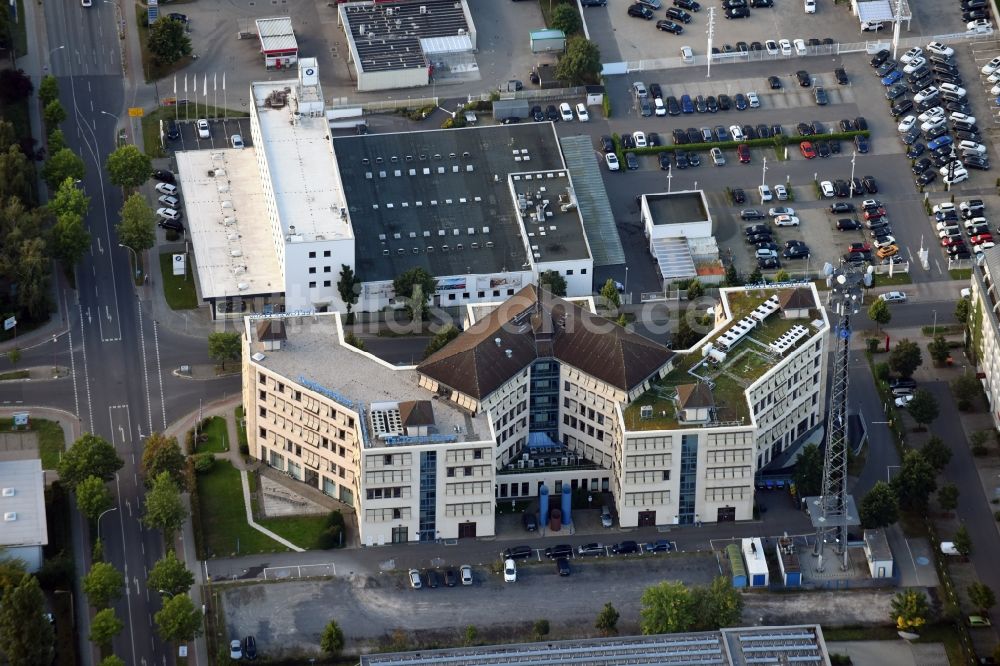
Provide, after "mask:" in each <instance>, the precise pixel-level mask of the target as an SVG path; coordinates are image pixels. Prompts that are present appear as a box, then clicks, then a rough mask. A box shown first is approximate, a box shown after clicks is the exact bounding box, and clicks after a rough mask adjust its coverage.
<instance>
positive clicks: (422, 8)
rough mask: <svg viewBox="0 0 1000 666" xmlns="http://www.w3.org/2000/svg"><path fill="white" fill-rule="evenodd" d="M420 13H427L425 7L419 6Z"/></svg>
mask: <svg viewBox="0 0 1000 666" xmlns="http://www.w3.org/2000/svg"><path fill="white" fill-rule="evenodd" d="M420 13H421V14H426V13H427V5H420Z"/></svg>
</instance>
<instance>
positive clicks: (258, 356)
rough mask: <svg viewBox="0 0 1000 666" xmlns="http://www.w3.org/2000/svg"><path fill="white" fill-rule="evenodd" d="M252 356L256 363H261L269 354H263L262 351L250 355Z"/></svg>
mask: <svg viewBox="0 0 1000 666" xmlns="http://www.w3.org/2000/svg"><path fill="white" fill-rule="evenodd" d="M250 358H252V359H253V360H254V363H260V362H261V361H263V360H264V359H265V358H267V356H265V355H264V354H262V353H260V352H256V353H254V354H252V355H251V356H250Z"/></svg>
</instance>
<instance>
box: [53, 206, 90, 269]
mask: <svg viewBox="0 0 1000 666" xmlns="http://www.w3.org/2000/svg"><path fill="white" fill-rule="evenodd" d="M51 238H52V252H53V254H54V255H55V258H56V259H57V260H58V261H59V263H61V264H62V266H63V269H65V270H66V271H67V272H70V271H71V270H72V269H73V267H74V266H76V264H77V263H78V262H79V261H80V259H82V258H83V255H84V254H86V252H87V250H89V249H90V232H88V231H87V228H86V227H84V226H83V218H82V217H80V216H79V215H77V214H76V213H66V214H63V215H60V216H58V217H57V218H56V223H55V225H53V227H52V236H51Z"/></svg>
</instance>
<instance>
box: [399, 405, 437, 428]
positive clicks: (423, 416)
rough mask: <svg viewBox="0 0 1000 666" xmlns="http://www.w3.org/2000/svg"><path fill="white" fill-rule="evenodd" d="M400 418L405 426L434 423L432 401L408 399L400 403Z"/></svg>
mask: <svg viewBox="0 0 1000 666" xmlns="http://www.w3.org/2000/svg"><path fill="white" fill-rule="evenodd" d="M399 420H400V422H401V423H402V424H403V425H404V426H422V425H434V408H433V407H431V401H430V400H408V401H406V402H401V403H399Z"/></svg>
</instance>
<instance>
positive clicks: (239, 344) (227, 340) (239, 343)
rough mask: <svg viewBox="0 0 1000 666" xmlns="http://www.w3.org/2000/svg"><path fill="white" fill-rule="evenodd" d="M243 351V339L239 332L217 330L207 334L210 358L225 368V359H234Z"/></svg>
mask: <svg viewBox="0 0 1000 666" xmlns="http://www.w3.org/2000/svg"><path fill="white" fill-rule="evenodd" d="M242 353H243V339H242V338H241V337H240V334H239V333H232V332H228V331H218V332H215V333H209V334H208V355H209V356H211V357H212V360H214V361H218V362H219V363H221V364H222V369H223V370H225V369H226V361H235V360H237V359H239V358H240V355H241V354H242Z"/></svg>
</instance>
